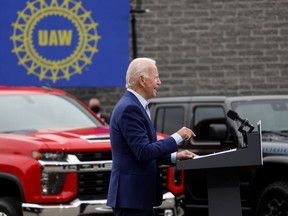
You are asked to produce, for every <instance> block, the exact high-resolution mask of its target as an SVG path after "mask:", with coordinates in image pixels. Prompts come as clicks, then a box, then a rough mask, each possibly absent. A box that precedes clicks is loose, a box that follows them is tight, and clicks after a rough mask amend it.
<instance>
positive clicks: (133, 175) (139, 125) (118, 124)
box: [107, 91, 178, 210]
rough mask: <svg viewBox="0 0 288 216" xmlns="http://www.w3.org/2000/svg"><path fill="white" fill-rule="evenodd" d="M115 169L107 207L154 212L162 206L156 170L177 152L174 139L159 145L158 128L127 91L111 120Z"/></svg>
mask: <svg viewBox="0 0 288 216" xmlns="http://www.w3.org/2000/svg"><path fill="white" fill-rule="evenodd" d="M110 139H111V145H112V159H113V166H112V172H111V177H110V184H109V190H108V200H107V205H108V206H111V207H114V208H133V209H141V210H151V209H152V208H153V206H158V205H160V204H161V203H162V195H163V194H162V193H163V191H162V183H161V179H160V176H159V173H158V169H157V166H158V164H160V163H163V164H170V163H171V153H173V152H176V151H177V149H178V148H177V143H176V142H175V140H174V139H173V138H172V137H168V138H166V139H163V140H161V141H157V137H156V131H155V128H154V126H153V124H152V122H151V120H150V118H149V117H148V115H147V113H146V111H145V109H144V108H143V106H142V105H141V103H140V102H139V100H138V99H137V98H136V96H135V95H134V94H133V93H131V92H129V91H126V93H125V94H124V95H123V97H122V98H121V99H120V100H119V102H118V103H117V105H116V106H115V108H114V110H113V112H112V116H111V119H110Z"/></svg>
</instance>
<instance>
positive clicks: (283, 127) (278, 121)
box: [232, 99, 288, 132]
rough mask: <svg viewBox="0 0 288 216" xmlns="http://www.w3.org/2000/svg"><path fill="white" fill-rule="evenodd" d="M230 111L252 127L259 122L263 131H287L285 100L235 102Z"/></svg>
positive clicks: (287, 121)
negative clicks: (246, 120)
mask: <svg viewBox="0 0 288 216" xmlns="http://www.w3.org/2000/svg"><path fill="white" fill-rule="evenodd" d="M232 109H233V110H235V112H237V113H238V114H239V116H241V118H247V119H248V120H249V122H250V123H251V124H253V125H254V126H255V125H256V124H257V122H258V121H259V120H261V125H262V130H263V131H278V132H287V131H288V100H287V99H277V100H272V99H271V100H255V101H237V102H233V103H232Z"/></svg>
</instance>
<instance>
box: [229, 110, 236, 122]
mask: <svg viewBox="0 0 288 216" xmlns="http://www.w3.org/2000/svg"><path fill="white" fill-rule="evenodd" d="M227 116H228V117H229V118H231V119H232V120H237V118H238V113H236V112H235V111H233V110H229V111H228V112H227Z"/></svg>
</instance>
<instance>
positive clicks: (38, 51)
mask: <svg viewBox="0 0 288 216" xmlns="http://www.w3.org/2000/svg"><path fill="white" fill-rule="evenodd" d="M129 9H130V8H129V0H29V1H26V0H5V1H1V7H0V85H14V86H15V85H21V86H30V85H33V86H42V85H45V84H49V85H50V86H52V87H124V86H125V73H126V69H127V66H128V64H129Z"/></svg>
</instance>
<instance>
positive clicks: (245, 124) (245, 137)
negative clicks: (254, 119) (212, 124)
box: [238, 119, 254, 148]
mask: <svg viewBox="0 0 288 216" xmlns="http://www.w3.org/2000/svg"><path fill="white" fill-rule="evenodd" d="M247 122H248V120H247V119H245V120H244V121H243V122H242V123H241V125H240V127H239V128H238V131H240V132H241V133H242V136H243V146H242V148H247V147H248V143H247V131H246V130H244V127H245V126H247ZM248 127H249V126H248ZM249 128H250V129H249V131H248V133H251V132H252V131H253V130H254V127H253V126H251V127H249Z"/></svg>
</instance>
